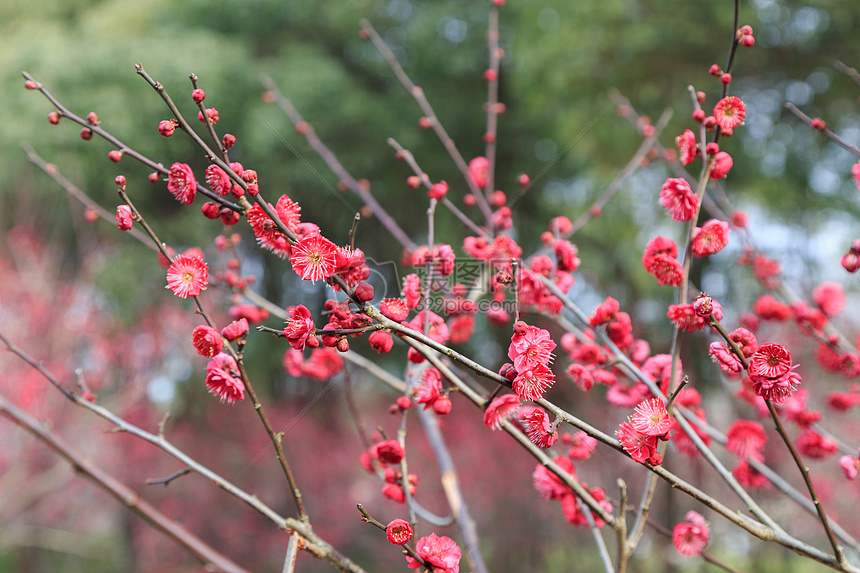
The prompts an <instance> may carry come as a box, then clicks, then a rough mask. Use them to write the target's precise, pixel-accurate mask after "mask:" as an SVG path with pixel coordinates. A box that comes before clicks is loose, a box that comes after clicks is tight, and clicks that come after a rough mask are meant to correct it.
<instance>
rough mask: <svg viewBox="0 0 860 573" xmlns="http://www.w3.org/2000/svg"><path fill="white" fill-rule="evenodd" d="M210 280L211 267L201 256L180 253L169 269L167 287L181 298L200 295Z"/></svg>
mask: <svg viewBox="0 0 860 573" xmlns="http://www.w3.org/2000/svg"><path fill="white" fill-rule="evenodd" d="M208 281H209V267H208V266H207V265H206V263H204V262H203V259H201V258H200V257H196V256H191V255H179V256H178V257H176V258H175V259H173V262H172V263H171V264H170V268H168V269H167V287H168V288H169V289H170V291H171V292H172V293H173V294H175V295H176V296H178V297H179V298H188V297H189V296H197V295H199V294H200V293H201V292H203V291H204V290H206V285H207V283H208Z"/></svg>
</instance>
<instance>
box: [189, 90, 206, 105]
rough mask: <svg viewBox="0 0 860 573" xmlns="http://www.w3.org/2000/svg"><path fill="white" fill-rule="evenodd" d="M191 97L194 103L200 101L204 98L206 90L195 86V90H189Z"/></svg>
mask: <svg viewBox="0 0 860 573" xmlns="http://www.w3.org/2000/svg"><path fill="white" fill-rule="evenodd" d="M191 99H193V100H194V102H195V103H200V102H201V101H203V100H204V99H206V92H204V91H203V90H201V89H200V88H197V89H196V90H194V91H193V92H191Z"/></svg>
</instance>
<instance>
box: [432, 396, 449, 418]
mask: <svg viewBox="0 0 860 573" xmlns="http://www.w3.org/2000/svg"><path fill="white" fill-rule="evenodd" d="M433 411H434V412H435V413H436V415H437V416H444V415H445V414H448V413H449V412H450V411H451V399H450V398H448V397H447V396H442V397H441V398H437V399H436V401H435V402H433Z"/></svg>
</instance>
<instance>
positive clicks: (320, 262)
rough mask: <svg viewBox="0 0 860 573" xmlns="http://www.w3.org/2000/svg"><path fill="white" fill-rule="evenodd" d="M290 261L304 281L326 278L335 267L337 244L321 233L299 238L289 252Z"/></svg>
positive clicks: (332, 272) (331, 273)
mask: <svg viewBox="0 0 860 573" xmlns="http://www.w3.org/2000/svg"><path fill="white" fill-rule="evenodd" d="M290 263H292V265H293V270H294V271H296V274H298V275H299V276H300V277H302V279H304V280H306V281H311V282H316V281H318V280H323V279H327V278H329V277H330V276H331V275H333V274H334V271H335V269H336V268H337V265H336V263H337V245H335V244H334V243H332V242H331V241H329V240H328V239H326V238H325V237H323V236H322V235H311V236H309V237H305V238H303V239H299V240H298V241H297V242H296V244H295V245H293V248H292V251H291V252H290Z"/></svg>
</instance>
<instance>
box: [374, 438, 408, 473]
mask: <svg viewBox="0 0 860 573" xmlns="http://www.w3.org/2000/svg"><path fill="white" fill-rule="evenodd" d="M405 455H406V453H405V452H404V451H403V446H401V445H400V442H398V441H397V440H393V439H391V440H383V441H381V442H379V443H378V444H376V458H377V459H378V460H379V462H380V463H382V464H385V465H389V466H393V465H395V464H399V463H400V461H401V460H402V459H403V456H405Z"/></svg>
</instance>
